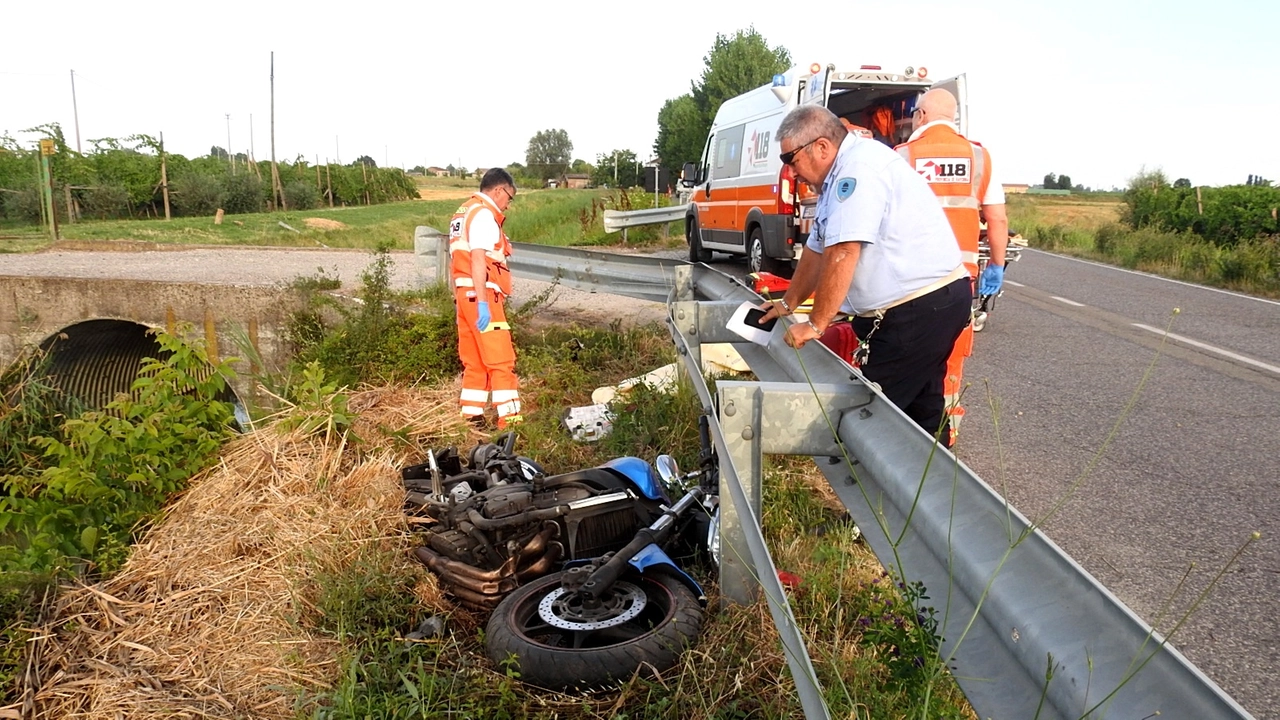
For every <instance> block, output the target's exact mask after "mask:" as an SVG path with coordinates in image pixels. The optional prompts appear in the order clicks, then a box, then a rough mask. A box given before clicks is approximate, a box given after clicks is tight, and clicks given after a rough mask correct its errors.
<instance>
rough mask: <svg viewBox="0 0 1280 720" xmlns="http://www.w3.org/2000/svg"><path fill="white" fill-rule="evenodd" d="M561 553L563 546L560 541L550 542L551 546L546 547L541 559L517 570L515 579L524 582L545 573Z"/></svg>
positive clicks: (562, 552)
mask: <svg viewBox="0 0 1280 720" xmlns="http://www.w3.org/2000/svg"><path fill="white" fill-rule="evenodd" d="M562 554H564V546H563V545H561V544H560V543H552V544H551V547H549V548H547V553H546V554H545V555H543V556H542V558H541V559H539V560H538V561H537V562H535V563H534V564H532V565H530V566H529V567H527V568H525V569H523V570H520V571H519V572H517V573H516V579H517V580H519V581H520V582H522V583H525V582H528V581H530V580H534V579H537V578H540V577H542V576H543V575H546V574H547V573H548V572H550V571H551V568H552V567H553V566H554V565H555V564H556V561H557V560H559V559H560V556H561V555H562Z"/></svg>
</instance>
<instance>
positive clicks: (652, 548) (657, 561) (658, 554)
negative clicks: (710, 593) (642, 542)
mask: <svg viewBox="0 0 1280 720" xmlns="http://www.w3.org/2000/svg"><path fill="white" fill-rule="evenodd" d="M627 562H629V563H631V567H634V568H635V569H637V570H639V571H640V572H641V573H643V572H644V571H645V570H646V569H647V568H651V567H662V568H666V569H667V570H670V571H671V572H672V573H674V574H675V576H676V577H678V578H680V580H681V581H682V582H684V584H685V585H686V586H688V588H689V589H690V590H692V591H694V592H695V593H697V594H698V599H699V600H701V601H702V602H703V603H705V602H706V600H707V595H706V593H704V592H702V587H701V586H700V585H698V581H697V580H694V579H693V578H691V577H689V574H688V573H686V572H685V571H683V570H681V569H680V568H679V567H678V566H677V565H676V564H675V563H674V562H672V560H671V558H670V557H667V554H666V553H665V552H663V551H662V548H660V547H658V546H657V545H653V544H649V545H646V546H645V548H644V549H643V550H641V551H640V552H638V553H636V556H635V557H633V558H631V559H630V560H628V561H627Z"/></svg>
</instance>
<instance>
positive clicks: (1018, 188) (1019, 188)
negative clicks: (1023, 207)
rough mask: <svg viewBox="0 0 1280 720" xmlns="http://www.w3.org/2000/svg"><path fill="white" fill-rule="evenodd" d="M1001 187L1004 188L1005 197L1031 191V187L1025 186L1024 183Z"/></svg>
mask: <svg viewBox="0 0 1280 720" xmlns="http://www.w3.org/2000/svg"><path fill="white" fill-rule="evenodd" d="M1000 187H1002V188H1004V194H1005V195H1017V194H1019V193H1024V192H1026V191H1028V190H1030V189H1031V186H1030V185H1024V184H1022V183H1004V184H1003V185H1001V186H1000Z"/></svg>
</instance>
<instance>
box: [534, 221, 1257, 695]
mask: <svg viewBox="0 0 1280 720" xmlns="http://www.w3.org/2000/svg"><path fill="white" fill-rule="evenodd" d="M516 253H517V256H519V255H520V254H521V253H527V254H528V255H529V256H532V257H531V258H530V259H529V266H528V267H531V268H533V269H534V274H532V275H530V276H531V277H534V278H536V279H542V280H552V279H555V278H556V277H560V278H561V279H562V281H565V279H566V278H572V279H573V280H572V286H573V287H577V288H579V289H583V290H596V291H600V292H608V293H615V294H623V295H629V294H630V293H629V292H628V291H629V290H630V291H634V292H636V293H637V294H634V295H630V296H631V297H641V298H644V299H652V298H653V296H654V294H655V291H656V288H657V287H658V286H665V287H666V288H667V290H668V291H669V292H670V297H669V299H668V306H669V308H670V323H671V328H672V336H673V339H674V340H675V342H676V346H677V350H678V351H679V353H680V354H681V356H682V358H683V360H684V362H685V364H686V367H687V368H688V369H689V370H690V375H691V376H692V377H693V378H697V379H696V380H695V381H694V384H695V387H699V386H701V387H699V389H698V392H699V396H700V398H701V399H702V402H703V404H704V405H705V406H706V407H708V408H711V407H716V408H718V413H719V422H714V423H712V432H713V436H714V437H715V442H716V446H717V450H718V451H719V452H720V454H721V466H722V473H723V480H724V481H725V484H726V485H727V486H728V487H727V489H728V491H729V492H727V493H725V492H722V493H721V502H722V503H726V504H727V505H728V507H727V508H726V509H725V510H724V511H723V512H724V515H723V519H724V528H723V530H722V532H723V534H724V535H723V536H724V541H723V542H724V550H723V556H724V557H725V558H726V559H727V560H729V561H728V562H726V563H724V564H723V565H722V568H721V572H722V579H721V585H722V588H723V589H724V591H725V592H726V594H727V595H728V596H729V597H731V598H733V597H735V596H736V597H744V596H746V595H748V594H751V593H752V592H753V590H754V587H759V588H761V589H763V591H764V594H765V599H766V600H767V601H768V602H769V605H770V610H771V612H772V613H773V617H774V621H775V623H776V624H777V625H778V629H779V633H780V635H781V637H782V638H783V645H784V648H785V650H786V653H787V659H788V663H789V664H790V665H791V670H792V675H793V677H794V678H795V679H796V682H797V688H798V691H799V694H800V699H801V702H802V704H803V706H804V709H805V714H806V716H807V717H809V718H825V717H827V712H826V707H825V705H824V704H823V703H822V696H821V689H820V688H819V687H818V684H817V680H816V677H815V676H814V675H813V670H812V664H811V662H810V660H809V658H808V655H807V654H806V653H805V651H804V643H803V638H802V637H801V636H800V633H799V630H798V628H797V627H796V626H795V623H794V620H793V619H792V617H791V612H790V608H789V607H788V606H787V605H786V601H785V594H783V592H782V589H781V587H780V586H779V585H778V583H777V577H776V575H775V574H774V571H773V566H772V562H771V561H770V560H769V557H768V550H767V548H766V547H765V546H764V542H763V539H762V538H761V537H760V535H759V526H758V523H756V522H755V518H756V517H758V514H759V509H760V474H759V473H760V467H761V462H760V458H761V456H762V454H765V453H779V454H781V453H793V454H806V455H810V456H813V457H814V460H815V462H816V464H817V466H818V468H819V469H820V470H821V471H822V473H823V474H824V475H825V476H826V478H827V480H828V482H830V483H831V487H832V488H833V490H834V491H835V492H836V494H837V495H838V496H839V497H840V499H841V501H842V502H843V503H844V504H845V506H846V507H847V508H848V509H849V511H850V513H851V515H852V516H853V518H854V520H855V521H856V522H857V523H858V525H859V527H861V528H862V530H863V537H864V538H865V539H866V540H867V542H868V543H869V544H870V545H871V548H872V549H873V550H874V551H875V553H876V555H877V557H879V558H880V560H881V562H882V563H883V564H885V565H886V566H887V567H890V568H891V569H892V570H893V571H894V572H895V573H897V574H898V575H899V576H900V577H902V578H904V579H905V580H906V581H908V582H913V581H921V582H923V583H924V585H925V587H926V588H927V589H928V591H929V594H930V595H931V597H932V601H931V602H932V604H934V605H936V606H938V607H939V608H940V609H941V610H942V613H943V614H942V617H940V618H939V634H940V635H941V637H942V638H943V639H942V642H941V652H942V655H943V657H944V658H945V659H946V660H947V664H948V665H950V666H954V667H955V668H956V671H955V673H954V675H955V677H956V680H957V682H958V683H959V685H960V687H961V689H962V690H963V691H964V693H965V696H966V697H967V698H968V700H969V702H970V703H971V704H972V705H973V707H974V709H975V710H976V711H977V713H978V715H979V716H980V717H983V718H995V719H998V720H1006V719H1007V720H1024V719H1030V718H1038V719H1040V720H1059V719H1060V720H1071V719H1073V718H1084V717H1102V716H1109V717H1115V718H1131V719H1133V720H1137V719H1138V718H1144V717H1148V716H1151V715H1152V714H1153V713H1156V712H1159V713H1160V717H1161V718H1162V720H1167V719H1168V718H1187V720H1208V719H1216V718H1250V717H1251V716H1250V715H1249V714H1248V713H1247V712H1246V711H1245V710H1244V709H1243V708H1242V707H1240V705H1239V704H1237V703H1236V702H1235V701H1234V700H1232V699H1231V698H1230V697H1229V696H1227V695H1226V693H1224V692H1223V691H1222V689H1221V688H1219V687H1218V686H1217V685H1216V684H1214V683H1213V681H1212V680H1210V679H1209V678H1207V677H1206V676H1205V675H1204V674H1203V673H1201V672H1200V670H1199V669H1198V668H1196V667H1195V666H1194V665H1192V664H1191V663H1190V662H1189V661H1188V660H1187V659H1186V658H1185V657H1184V656H1183V655H1182V654H1181V653H1179V652H1177V650H1175V649H1174V648H1173V647H1172V646H1170V645H1168V644H1165V642H1164V640H1163V638H1162V636H1160V635H1159V634H1158V633H1155V632H1154V631H1153V630H1152V629H1151V628H1150V627H1149V626H1148V625H1147V624H1146V623H1145V622H1143V621H1142V620H1141V619H1140V618H1138V617H1137V616H1136V615H1135V614H1134V613H1133V612H1132V611H1131V610H1130V609H1129V608H1128V607H1126V606H1125V605H1124V604H1123V603H1121V602H1120V601H1119V599H1117V598H1116V597H1115V596H1114V595H1113V594H1112V593H1111V592H1110V591H1108V590H1107V589H1106V588H1105V587H1103V586H1102V585H1101V584H1100V583H1099V582H1098V581H1097V580H1096V579H1094V578H1093V577H1092V576H1091V575H1089V574H1088V573H1087V572H1086V571H1085V570H1084V569H1083V568H1081V567H1080V566H1079V565H1078V564H1077V563H1076V562H1075V561H1074V560H1072V559H1071V558H1070V557H1069V556H1067V555H1066V554H1065V553H1063V552H1062V551H1061V550H1060V549H1059V548H1058V547H1057V546H1056V545H1054V544H1053V542H1052V541H1050V540H1049V539H1048V537H1046V536H1045V535H1044V534H1043V533H1041V532H1040V531H1039V530H1038V529H1036V528H1034V527H1032V526H1031V525H1030V523H1028V521H1027V520H1026V518H1024V517H1023V516H1022V515H1021V514H1020V513H1018V512H1017V510H1015V509H1014V508H1012V507H1010V506H1009V505H1008V503H1007V502H1006V501H1005V500H1004V499H1003V498H1002V497H1000V495H999V494H997V493H996V492H995V491H994V490H993V489H992V488H991V487H990V486H988V485H987V484H986V483H985V482H983V481H982V479H981V478H979V477H977V476H976V475H974V474H973V472H972V471H971V470H969V468H967V467H965V466H964V465H963V464H962V463H960V462H959V461H957V460H956V458H955V457H954V456H953V455H952V454H951V453H950V452H948V451H946V450H945V449H942V448H940V447H938V446H936V445H935V443H934V441H933V438H931V437H930V436H928V435H927V434H925V433H924V432H923V431H921V430H920V429H919V427H917V426H916V425H915V423H913V422H912V421H911V420H910V419H909V418H907V417H906V415H904V414H903V413H902V411H901V410H899V409H898V408H897V407H895V406H894V405H893V404H892V403H890V402H888V401H887V400H886V399H885V398H884V396H883V395H882V394H880V392H879V390H878V389H877V388H876V387H875V386H873V385H871V384H869V383H867V382H866V381H865V379H864V378H863V377H862V376H861V374H859V373H857V371H855V370H853V369H852V368H850V367H849V366H848V365H846V364H845V363H844V362H843V361H841V360H839V359H838V358H837V357H836V356H835V355H833V354H832V353H831V352H830V351H829V350H827V349H826V348H825V347H823V346H821V344H819V343H809V344H807V345H806V346H805V347H804V348H803V349H802V350H800V351H798V352H797V351H795V350H793V349H791V348H789V347H787V346H786V345H785V343H783V341H782V332H783V323H779V324H778V326H777V328H775V330H774V333H773V336H772V338H771V340H770V342H769V344H768V345H767V346H760V345H755V344H753V343H749V342H745V341H742V339H741V338H739V337H738V336H737V335H734V334H733V333H731V332H730V331H728V330H727V329H725V324H726V322H727V320H728V318H729V316H730V315H731V314H732V312H733V309H734V308H736V307H737V306H738V305H739V304H740V303H741V302H743V301H757V300H758V296H757V295H755V293H753V292H751V290H750V289H748V288H747V287H746V286H744V285H743V284H742V283H740V282H738V281H736V280H734V279H733V278H730V277H728V276H726V275H724V274H722V273H719V272H716V271H715V270H712V269H711V268H709V267H706V266H704V265H691V264H689V263H684V262H680V261H672V260H658V259H654V258H645V257H638V256H620V255H611V254H607V253H599V252H589V251H579V250H574V251H569V252H566V251H563V250H557V249H551V248H546V247H540V246H527V245H520V246H518V247H517V249H516ZM557 258H558V259H557ZM513 259H514V257H513ZM553 268H554V270H553ZM513 270H514V271H515V272H516V273H517V274H523V273H522V272H521V269H520V266H519V265H513ZM621 281H625V282H621ZM565 282H566V284H571V283H570V282H569V281H565ZM673 288H674V289H673ZM715 342H729V343H733V344H734V346H735V348H736V349H737V350H738V351H739V353H740V354H741V355H742V357H743V358H744V359H745V360H746V362H747V364H748V365H749V366H750V367H751V369H752V371H753V372H754V373H755V374H756V376H757V377H758V378H759V379H760V380H761V381H762V382H760V383H723V382H722V383H719V384H718V389H717V395H716V397H715V398H714V399H713V398H712V396H711V394H710V391H709V390H708V389H707V388H706V386H705V384H704V383H701V382H700V378H701V370H700V368H701V363H700V349H699V348H700V345H701V343H715ZM828 418H829V419H830V422H831V423H832V426H834V427H835V428H837V432H836V434H835V436H834V437H833V436H832V434H831V432H830V429H829V426H828V425H827V419H828ZM845 453H847V454H848V456H849V457H850V458H852V460H853V465H852V466H850V465H849V464H847V463H846V462H845V459H844V454H845ZM1015 540H1016V542H1015ZM1046 677H1049V678H1050V679H1048V680H1046ZM1104 701H1105V702H1104Z"/></svg>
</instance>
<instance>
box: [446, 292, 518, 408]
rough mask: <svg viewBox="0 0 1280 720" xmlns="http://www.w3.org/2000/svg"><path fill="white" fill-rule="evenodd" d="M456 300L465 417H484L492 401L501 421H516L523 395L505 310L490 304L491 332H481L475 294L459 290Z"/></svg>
mask: <svg viewBox="0 0 1280 720" xmlns="http://www.w3.org/2000/svg"><path fill="white" fill-rule="evenodd" d="M453 299H454V303H455V305H456V307H457V310H458V357H459V358H460V359H461V360H462V395H461V397H460V398H459V407H460V409H461V412H462V414H463V415H467V416H478V415H484V411H485V407H486V406H487V405H488V404H489V401H490V399H492V401H493V405H494V408H495V409H496V411H497V414H498V418H499V420H502V419H515V418H516V417H518V416H519V415H520V393H519V392H518V390H517V388H518V386H519V383H518V381H517V379H516V349H515V346H514V345H513V344H512V343H511V328H510V326H508V325H507V313H506V307H505V306H504V304H503V303H502V301H500V300H494V301H492V302H490V303H489V314H490V321H489V328H490V329H488V330H486V331H484V332H481V331H480V330H478V329H476V320H477V319H478V312H477V310H476V292H475V290H474V289H473V288H456V289H455V290H454V295H453Z"/></svg>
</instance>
